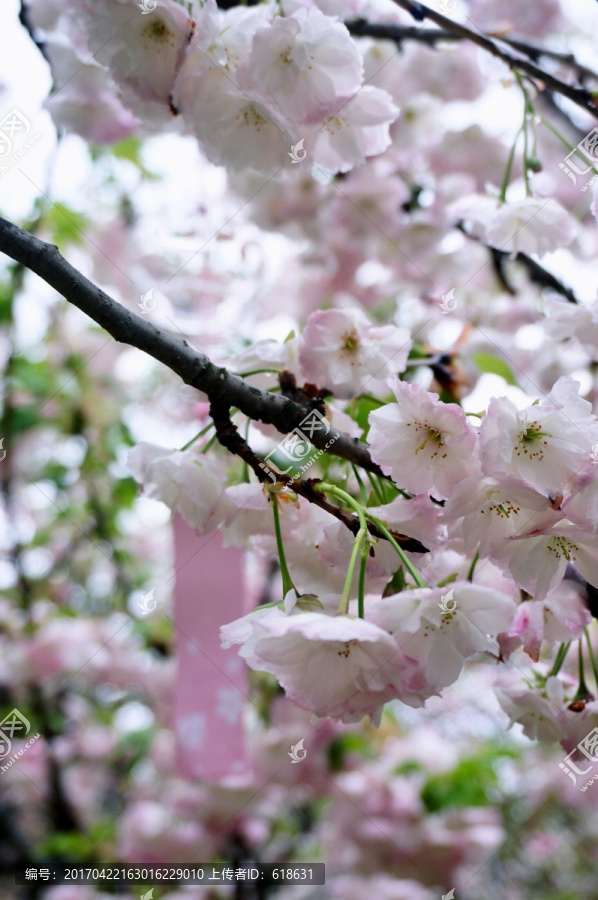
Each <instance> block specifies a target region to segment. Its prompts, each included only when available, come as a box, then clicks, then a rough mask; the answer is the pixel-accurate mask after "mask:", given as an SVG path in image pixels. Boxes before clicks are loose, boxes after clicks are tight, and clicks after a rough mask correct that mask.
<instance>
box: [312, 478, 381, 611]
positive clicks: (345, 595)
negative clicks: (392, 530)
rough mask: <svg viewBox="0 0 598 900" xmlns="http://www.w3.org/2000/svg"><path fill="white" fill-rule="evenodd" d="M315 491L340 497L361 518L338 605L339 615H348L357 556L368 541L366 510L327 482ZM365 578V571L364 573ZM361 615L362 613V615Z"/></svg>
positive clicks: (318, 486) (319, 485)
mask: <svg viewBox="0 0 598 900" xmlns="http://www.w3.org/2000/svg"><path fill="white" fill-rule="evenodd" d="M314 490H315V491H318V492H319V493H321V494H332V495H333V496H335V497H338V498H339V500H342V501H343V502H344V503H346V504H347V506H350V507H351V509H353V510H355V512H356V513H357V517H358V518H359V531H358V532H357V534H356V535H355V541H354V543H353V550H352V551H351V559H350V560H349V568H348V569H347V575H346V578H345V584H344V587H343V592H342V594H341V599H340V601H339V604H338V614H339V615H342V614H346V613H347V611H348V608H349V598H350V596H351V585H352V583H353V573H354V572H355V564H356V562H357V556H358V554H359V553H361V552H362V548H363V545H364V543H365V541H366V538H367V534H368V526H367V522H366V515H367V513H366V512H365V510H364V508H363V507H362V506H361V504H360V503H358V502H357V500H355V499H354V497H352V496H351V494H348V493H347V492H346V491H343V490H342V489H341V488H339V487H337V486H336V485H335V484H326V482H320V483H319V484H316V485H314ZM362 566H363V567H364V570H365V565H364V563H363V557H362ZM364 578H365V571H364ZM360 583H361V571H360ZM362 606H363V602H362V603H361V606H360V608H362ZM360 615H361V613H360Z"/></svg>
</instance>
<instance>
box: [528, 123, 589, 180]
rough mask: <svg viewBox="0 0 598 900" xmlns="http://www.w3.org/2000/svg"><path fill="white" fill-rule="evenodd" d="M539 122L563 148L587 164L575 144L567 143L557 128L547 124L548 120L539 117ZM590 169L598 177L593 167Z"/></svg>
mask: <svg viewBox="0 0 598 900" xmlns="http://www.w3.org/2000/svg"><path fill="white" fill-rule="evenodd" d="M540 121H541V123H542V125H545V126H546V128H548V130H549V131H551V132H552V133H553V134H554V136H555V137H556V138H558V139H559V141H560V142H561V144H564V145H565V147H567V148H568V149H569V150H575V152H576V155H577V156H579V158H580V159H582V160H583V161H584V162H586V163H587V161H588V160H587V159H586V157H585V156H583V155H582V153H581V151H580V150H579V148H578V147H577V146H576V144H572V143H571V141H568V140H567V138H566V137H565V135H564V134H561V132H560V131H559V130H558V128H555V127H554V125H553V124H552V122H549V121H548V119H545V118H544V116H540ZM591 169H592V172H593V173H594V175H598V169H596V168H595V167H594V166H591Z"/></svg>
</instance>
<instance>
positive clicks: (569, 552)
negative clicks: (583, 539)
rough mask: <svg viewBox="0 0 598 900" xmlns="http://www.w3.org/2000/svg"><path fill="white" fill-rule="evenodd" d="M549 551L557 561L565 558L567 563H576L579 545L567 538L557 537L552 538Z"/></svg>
mask: <svg viewBox="0 0 598 900" xmlns="http://www.w3.org/2000/svg"><path fill="white" fill-rule="evenodd" d="M548 550H549V551H550V553H552V554H553V556H555V557H556V559H562V557H563V556H564V557H565V559H566V560H567V562H575V560H576V558H577V557H576V556H575V551H576V550H577V551H579V547H578V546H577V544H574V543H573V541H569V540H567V538H565V537H560V536H558V535H557V536H555V537H552V538H550V540H549V542H548Z"/></svg>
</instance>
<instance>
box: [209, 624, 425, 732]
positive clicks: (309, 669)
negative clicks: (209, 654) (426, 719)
mask: <svg viewBox="0 0 598 900" xmlns="http://www.w3.org/2000/svg"><path fill="white" fill-rule="evenodd" d="M249 628H251V631H249V630H248V629H249ZM222 636H223V640H224V641H225V642H226V644H229V643H231V642H235V643H242V644H243V646H242V647H241V650H240V656H242V657H243V658H244V659H245V660H246V661H247V664H248V665H249V666H250V667H251V668H253V669H257V670H263V671H266V672H271V673H272V674H273V675H275V676H276V678H277V679H278V680H279V681H280V683H281V685H282V687H283V688H284V689H285V692H286V694H287V696H288V697H289V699H291V700H292V701H293V702H294V703H296V704H297V706H300V707H302V708H303V709H309V710H311V711H312V712H313V713H314V714H315V715H316V716H318V717H327V716H329V717H331V718H333V719H341V720H342V721H343V722H354V721H359V720H360V719H362V718H363V717H364V716H366V715H369V716H370V718H371V719H372V720H373V721H374V722H375V723H376V724H377V723H378V722H379V721H380V715H381V711H382V707H383V706H384V704H385V703H386V702H387V701H388V700H391V699H393V698H394V697H396V696H400V697H401V699H403V700H404V702H406V703H409V704H410V705H414V706H421V705H422V703H423V700H424V699H425V697H424V687H425V683H424V682H423V679H421V678H418V673H417V666H416V665H415V664H414V663H413V662H412V661H409V660H405V659H404V658H403V657H402V656H401V655H400V654H399V652H398V650H397V646H396V644H395V643H394V641H393V640H392V638H391V637H390V635H389V634H388V632H386V631H384V630H383V629H382V628H379V627H377V626H376V625H374V624H372V623H371V622H366V621H364V620H363V619H354V618H351V617H348V616H328V615H324V614H322V613H316V612H295V611H293V613H291V614H290V615H285V614H284V613H282V612H281V611H280V610H278V609H274V610H273V609H270V610H267V611H260V615H259V617H256V616H254V617H253V618H252V617H251V616H250V617H246V619H245V620H240V621H239V622H238V623H237V624H236V625H234V627H231V626H226V627H225V628H223V629H222Z"/></svg>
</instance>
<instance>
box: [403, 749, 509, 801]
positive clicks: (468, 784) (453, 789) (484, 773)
mask: <svg viewBox="0 0 598 900" xmlns="http://www.w3.org/2000/svg"><path fill="white" fill-rule="evenodd" d="M505 756H506V757H511V758H513V757H516V756H517V753H516V752H515V750H514V749H512V748H507V747H500V746H493V745H490V746H488V747H485V748H484V749H482V750H481V752H480V753H479V754H478V755H477V756H472V757H469V758H468V759H463V760H461V761H460V762H459V763H458V764H457V765H456V766H455V768H454V769H452V770H451V771H450V772H442V773H440V774H437V775H432V776H431V777H430V778H428V780H427V781H426V783H425V784H424V786H423V788H422V791H421V798H422V800H423V802H424V805H425V807H426V809H427V810H428V812H431V813H435V812H440V811H441V810H443V809H447V808H449V807H462V806H489V805H491V804H492V803H494V802H495V795H496V791H497V789H498V776H497V773H496V763H497V762H498V761H499V760H500V758H501V757H505Z"/></svg>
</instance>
